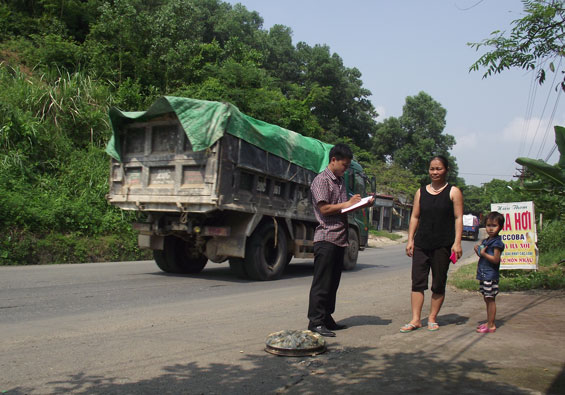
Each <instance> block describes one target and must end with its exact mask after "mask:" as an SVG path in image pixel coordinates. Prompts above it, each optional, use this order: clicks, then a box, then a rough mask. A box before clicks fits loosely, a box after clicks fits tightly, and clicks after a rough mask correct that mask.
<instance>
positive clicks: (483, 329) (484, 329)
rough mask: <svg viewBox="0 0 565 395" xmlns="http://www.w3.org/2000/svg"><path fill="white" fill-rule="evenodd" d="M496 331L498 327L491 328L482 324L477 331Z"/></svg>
mask: <svg viewBox="0 0 565 395" xmlns="http://www.w3.org/2000/svg"><path fill="white" fill-rule="evenodd" d="M494 332H496V328H492V329H491V328H489V327H488V326H486V325H485V326H482V327H480V328H477V333H494Z"/></svg>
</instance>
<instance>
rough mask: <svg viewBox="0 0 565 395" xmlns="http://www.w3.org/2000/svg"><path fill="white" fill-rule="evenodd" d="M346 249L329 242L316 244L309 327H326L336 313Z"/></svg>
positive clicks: (309, 307)
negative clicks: (327, 321)
mask: <svg viewBox="0 0 565 395" xmlns="http://www.w3.org/2000/svg"><path fill="white" fill-rule="evenodd" d="M344 253H345V247H339V246H337V245H335V244H333V243H330V242H327V241H319V242H316V243H314V277H313V278H312V287H311V288H310V300H309V306H308V319H309V320H310V324H309V327H314V326H318V325H326V323H325V320H326V319H327V318H328V317H329V316H330V315H331V314H332V313H333V312H334V311H335V298H336V294H337V288H338V287H339V280H340V279H341V271H342V269H343V255H344Z"/></svg>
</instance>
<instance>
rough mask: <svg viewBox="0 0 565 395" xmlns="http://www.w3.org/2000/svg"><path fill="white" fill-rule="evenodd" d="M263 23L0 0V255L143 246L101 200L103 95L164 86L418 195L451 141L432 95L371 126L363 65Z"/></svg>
mask: <svg viewBox="0 0 565 395" xmlns="http://www.w3.org/2000/svg"><path fill="white" fill-rule="evenodd" d="M262 23H263V20H262V19H261V16H260V15H259V14H258V13H257V12H254V11H251V10H247V9H246V8H245V7H243V6H242V5H234V6H232V5H230V4H228V3H225V2H222V1H220V0H114V1H105V0H65V1H61V0H6V1H3V2H2V3H0V62H1V63H0V188H1V190H0V218H1V221H2V222H1V223H0V263H3V264H11V263H42V262H68V261H91V260H98V259H132V258H135V257H139V256H141V255H140V254H141V253H140V252H139V251H138V250H136V248H135V237H134V235H133V233H132V231H131V229H130V227H129V222H130V221H131V218H128V214H125V213H122V212H119V211H117V210H115V209H113V208H111V207H109V206H108V205H107V203H106V201H105V199H104V195H105V194H106V193H107V177H108V158H107V156H106V155H105V154H104V152H103V149H104V146H105V144H106V142H107V140H108V138H109V135H110V129H109V125H108V121H107V111H108V108H109V106H112V105H113V106H117V107H119V108H121V109H123V110H144V109H146V108H148V106H149V105H150V104H151V103H152V102H153V101H154V100H155V99H156V98H157V97H159V96H162V95H173V96H185V97H192V98H197V99H206V100H219V101H228V102H231V103H233V104H235V105H236V106H237V107H238V108H239V109H240V110H241V111H242V112H244V113H246V114H248V115H251V116H253V117H255V118H258V119H261V120H264V121H267V122H271V123H274V124H277V125H280V126H282V127H285V128H288V129H291V130H294V131H296V132H299V133H302V134H304V135H307V136H311V137H315V138H318V139H321V140H324V141H326V142H329V143H336V142H339V141H342V142H347V143H350V144H352V146H353V148H354V152H355V154H356V157H357V159H358V160H359V161H361V162H362V164H363V165H364V166H365V167H366V168H367V169H368V171H369V172H370V173H373V174H375V175H377V176H379V185H381V187H382V189H383V191H385V192H389V193H406V194H407V195H411V194H412V193H413V191H414V190H415V188H416V187H417V185H418V183H419V182H420V181H421V180H422V179H423V177H425V174H426V171H425V164H426V160H427V157H428V156H429V154H430V152H429V148H430V147H431V148H432V150H433V151H435V152H437V153H442V154H446V155H448V151H449V149H451V148H452V146H453V145H454V144H455V140H454V138H453V137H452V136H450V135H447V134H443V128H444V127H445V110H444V109H443V107H441V105H440V104H439V103H437V102H436V101H434V100H433V99H432V98H431V97H430V96H428V95H427V94H425V93H424V92H420V93H418V94H417V95H416V96H414V97H411V98H407V102H406V105H405V108H404V112H403V115H402V116H401V117H400V118H398V119H396V118H389V119H388V120H387V122H384V123H378V122H377V121H376V119H377V115H378V114H376V112H375V109H374V107H373V105H372V104H371V102H370V100H369V96H370V95H371V92H369V91H368V90H367V89H366V88H364V87H363V82H362V80H361V77H362V76H361V73H360V72H359V70H357V69H356V68H350V67H346V66H345V65H344V63H343V60H342V59H341V58H340V56H339V55H338V54H336V53H332V51H331V50H330V48H329V47H328V46H326V45H319V44H308V43H304V42H299V43H297V44H296V45H294V44H293V42H292V32H291V29H290V28H288V27H285V26H282V25H275V26H273V27H272V28H270V29H268V30H267V29H264V28H263V25H262ZM422 110H424V111H422ZM438 110H439V111H438ZM422 114H423V115H422ZM430 114H439V119H437V117H438V115H435V116H436V119H428V118H427V117H429V116H431V115H430ZM415 125H416V127H415ZM385 163H387V164H385ZM452 176H453V177H456V176H457V171H456V167H455V171H454V172H453V174H452Z"/></svg>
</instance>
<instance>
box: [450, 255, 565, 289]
mask: <svg viewBox="0 0 565 395" xmlns="http://www.w3.org/2000/svg"><path fill="white" fill-rule="evenodd" d="M563 259H565V249H557V250H553V251H548V252H545V253H542V254H541V255H540V259H539V270H537V271H534V270H501V271H500V283H499V287H500V291H502V292H504V291H525V290H528V289H565V263H561V264H560V263H559V262H560V261H561V260H563ZM477 262H478V258H477V260H475V261H474V262H472V263H470V264H467V265H463V266H461V267H459V268H458V269H457V271H455V272H454V273H452V274H450V276H449V284H451V285H453V286H455V287H457V288H460V289H466V290H469V291H476V290H477V289H478V288H479V285H478V284H479V283H478V280H476V279H475V276H476V274H477Z"/></svg>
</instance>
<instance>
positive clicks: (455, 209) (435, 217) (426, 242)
mask: <svg viewBox="0 0 565 395" xmlns="http://www.w3.org/2000/svg"><path fill="white" fill-rule="evenodd" d="M448 170H449V163H448V161H447V159H446V158H444V157H443V156H435V157H434V158H432V160H431V161H430V165H429V174H430V179H431V183H430V184H428V185H426V186H424V187H422V188H420V189H419V190H418V191H417V192H416V195H415V196H414V207H413V209H412V216H411V217H410V227H409V230H408V243H407V245H406V255H408V256H409V257H412V294H411V303H412V320H411V321H410V322H409V323H408V324H406V325H404V326H403V327H402V328H400V332H403V333H406V332H412V331H414V330H416V329H419V328H421V327H422V321H421V315H422V306H423V304H424V291H425V290H426V289H428V276H429V273H430V269H431V271H432V287H431V289H432V301H431V309H430V314H429V315H428V330H430V331H436V330H438V329H439V325H438V323H437V321H436V319H437V315H438V313H439V310H440V309H441V305H442V304H443V301H444V299H445V285H446V283H447V271H448V270H449V263H450V256H451V255H452V254H454V255H455V256H456V257H457V259H459V258H460V257H461V255H462V253H463V251H462V249H461V234H462V233H463V195H462V194H461V191H460V190H459V188H457V187H456V186H452V185H449V184H448V183H447V181H446V179H447V172H448Z"/></svg>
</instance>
